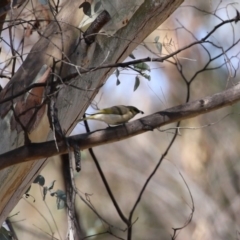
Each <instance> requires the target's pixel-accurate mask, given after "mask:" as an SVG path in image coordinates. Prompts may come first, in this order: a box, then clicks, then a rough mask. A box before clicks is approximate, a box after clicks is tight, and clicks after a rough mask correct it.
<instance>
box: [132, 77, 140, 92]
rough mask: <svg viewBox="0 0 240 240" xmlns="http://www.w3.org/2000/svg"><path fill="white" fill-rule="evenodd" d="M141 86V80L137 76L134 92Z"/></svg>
mask: <svg viewBox="0 0 240 240" xmlns="http://www.w3.org/2000/svg"><path fill="white" fill-rule="evenodd" d="M139 85H140V79H139V77H138V76H136V77H135V84H134V88H133V91H136V90H137V89H138V87H139Z"/></svg>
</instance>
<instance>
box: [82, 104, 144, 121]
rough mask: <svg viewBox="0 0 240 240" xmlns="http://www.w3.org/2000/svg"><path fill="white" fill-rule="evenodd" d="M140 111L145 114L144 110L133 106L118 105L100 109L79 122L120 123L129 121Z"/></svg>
mask: <svg viewBox="0 0 240 240" xmlns="http://www.w3.org/2000/svg"><path fill="white" fill-rule="evenodd" d="M138 113H142V114H143V113H144V112H143V111H140V110H139V109H137V108H136V107H133V106H124V105H118V106H113V107H110V108H104V109H100V110H99V111H98V112H96V113H94V114H90V115H89V116H88V117H85V118H82V119H80V121H79V122H81V121H84V120H97V121H102V122H105V123H107V124H108V125H119V124H122V123H126V122H128V121H129V120H130V119H131V118H133V117H134V116H135V115H137V114H138Z"/></svg>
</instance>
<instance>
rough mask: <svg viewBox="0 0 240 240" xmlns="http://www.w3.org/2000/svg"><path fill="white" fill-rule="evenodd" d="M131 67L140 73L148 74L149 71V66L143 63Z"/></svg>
mask: <svg viewBox="0 0 240 240" xmlns="http://www.w3.org/2000/svg"><path fill="white" fill-rule="evenodd" d="M133 66H134V68H136V69H138V70H141V71H149V72H150V71H151V69H150V67H149V65H148V64H146V63H145V62H142V63H137V64H134V65H133Z"/></svg>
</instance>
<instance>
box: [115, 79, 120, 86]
mask: <svg viewBox="0 0 240 240" xmlns="http://www.w3.org/2000/svg"><path fill="white" fill-rule="evenodd" d="M120 83H121V82H120V80H119V79H118V78H117V82H116V85H117V86H118V85H119V84H120Z"/></svg>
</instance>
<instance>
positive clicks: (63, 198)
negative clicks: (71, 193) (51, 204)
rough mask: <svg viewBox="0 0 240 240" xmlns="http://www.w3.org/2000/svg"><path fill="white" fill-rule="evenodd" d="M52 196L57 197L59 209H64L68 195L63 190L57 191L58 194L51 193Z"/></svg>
mask: <svg viewBox="0 0 240 240" xmlns="http://www.w3.org/2000/svg"><path fill="white" fill-rule="evenodd" d="M51 196H52V197H53V196H56V197H57V209H62V208H64V207H65V205H66V198H67V196H66V194H65V192H64V191H62V190H59V189H58V190H57V191H56V192H53V193H51Z"/></svg>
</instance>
